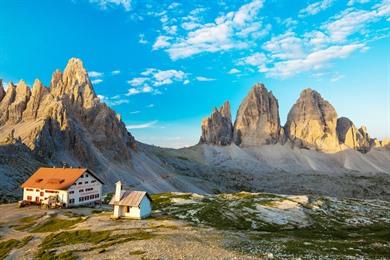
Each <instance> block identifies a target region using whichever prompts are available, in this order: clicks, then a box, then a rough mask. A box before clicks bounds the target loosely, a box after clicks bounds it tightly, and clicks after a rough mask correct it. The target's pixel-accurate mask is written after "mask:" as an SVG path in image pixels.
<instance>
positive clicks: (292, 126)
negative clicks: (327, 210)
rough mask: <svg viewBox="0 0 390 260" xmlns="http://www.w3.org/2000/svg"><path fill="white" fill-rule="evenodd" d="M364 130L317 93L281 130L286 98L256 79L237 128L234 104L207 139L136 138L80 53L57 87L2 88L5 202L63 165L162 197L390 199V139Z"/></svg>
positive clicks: (207, 130)
mask: <svg viewBox="0 0 390 260" xmlns="http://www.w3.org/2000/svg"><path fill="white" fill-rule="evenodd" d="M355 128H356V127H354V126H353V124H352V122H349V121H347V120H345V119H340V120H338V121H337V114H336V111H335V109H334V108H333V107H332V106H331V105H330V104H329V102H327V101H325V100H324V99H323V98H322V97H321V96H320V94H318V93H317V92H315V91H313V90H310V89H308V90H304V91H303V92H302V94H301V96H300V97H299V99H298V101H297V102H296V104H295V105H294V106H293V108H292V109H291V111H290V113H289V116H288V120H287V123H286V125H285V126H284V127H281V125H280V119H279V111H278V101H277V99H276V98H275V97H274V96H273V94H272V93H271V92H270V91H268V90H267V89H266V88H265V86H264V85H262V84H256V85H255V86H254V87H253V88H252V89H251V91H250V92H249V94H248V95H247V97H246V98H245V99H244V100H243V102H242V104H241V105H240V107H239V110H238V112H237V116H236V120H235V123H234V126H233V124H232V119H231V112H230V104H229V102H225V104H224V105H223V106H222V107H221V108H219V109H214V110H213V113H212V115H211V116H210V117H208V118H206V119H205V120H203V122H202V135H201V138H200V143H199V144H198V145H195V146H193V147H188V148H183V149H167V148H159V147H154V146H150V145H146V144H142V143H140V142H137V141H136V140H135V139H134V137H133V136H132V135H131V134H130V133H129V132H128V131H127V129H126V127H125V124H124V123H123V122H122V121H121V119H120V116H118V115H117V114H116V113H115V112H114V111H113V110H112V109H110V108H109V107H108V106H107V105H106V104H105V103H103V102H102V101H100V100H99V98H98V97H97V95H96V94H95V92H94V90H93V86H92V84H91V81H90V79H89V77H88V73H87V71H86V70H85V68H84V66H83V63H82V62H81V61H80V60H79V59H75V58H73V59H71V60H69V62H68V64H67V65H66V68H65V70H64V72H63V73H62V72H61V71H58V70H57V71H55V72H54V73H53V76H52V79H51V82H50V84H49V86H48V87H45V86H44V85H43V84H42V82H40V81H39V80H36V81H35V82H34V84H33V86H32V87H31V88H30V87H29V86H27V84H26V83H25V82H24V81H20V82H19V83H18V84H17V85H14V84H13V83H9V85H8V87H7V89H6V91H4V88H3V86H2V85H1V84H0V200H3V201H4V200H12V199H18V198H19V195H20V193H21V189H20V188H19V186H18V185H20V184H21V183H22V182H23V181H24V180H25V179H26V178H27V177H28V176H29V175H30V174H32V172H33V171H34V170H35V169H36V168H37V167H39V166H43V165H48V166H50V165H52V166H54V165H55V166H62V165H63V164H67V165H69V166H74V167H77V166H83V167H88V168H90V169H92V170H93V171H95V172H96V173H97V174H98V175H99V177H101V178H102V179H103V181H104V182H105V184H106V185H104V189H105V191H110V190H112V189H113V184H114V183H115V182H116V181H117V180H118V179H119V180H121V181H122V183H124V185H126V186H130V188H133V189H145V190H148V191H149V192H152V193H153V192H165V191H184V192H195V193H218V192H232V191H241V190H247V191H268V192H277V193H286V194H302V193H310V194H321V195H332V196H349V197H362V198H386V199H387V198H389V199H390V192H389V191H388V185H390V163H389V162H390V152H389V150H388V149H387V148H388V147H389V144H390V142H389V141H386V140H383V141H379V140H376V139H372V138H370V137H369V135H368V133H367V131H366V130H365V129H364V128H361V129H358V130H356V129H355ZM367 141H368V144H369V145H368V146H367ZM300 148H309V149H300ZM363 148H364V149H363ZM361 152H364V153H361Z"/></svg>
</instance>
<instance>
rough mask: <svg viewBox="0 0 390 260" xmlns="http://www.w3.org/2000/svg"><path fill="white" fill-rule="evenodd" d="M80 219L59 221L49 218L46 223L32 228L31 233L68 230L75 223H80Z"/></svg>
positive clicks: (58, 219)
mask: <svg viewBox="0 0 390 260" xmlns="http://www.w3.org/2000/svg"><path fill="white" fill-rule="evenodd" d="M82 221H83V219H82V218H77V219H60V218H56V217H54V218H50V219H49V220H48V221H46V222H44V223H42V224H40V225H38V226H36V227H34V228H33V229H32V230H31V232H32V233H44V232H56V231H59V230H61V229H69V228H71V227H73V226H74V225H76V224H77V223H80V222H82Z"/></svg>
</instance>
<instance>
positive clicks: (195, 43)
mask: <svg viewBox="0 0 390 260" xmlns="http://www.w3.org/2000/svg"><path fill="white" fill-rule="evenodd" d="M262 6H263V0H253V1H251V2H250V3H248V4H245V5H242V6H241V7H240V8H239V9H238V10H237V11H236V12H229V13H227V14H224V15H221V16H219V17H217V18H216V19H215V20H214V22H209V23H203V24H201V23H200V22H199V20H198V19H196V18H195V16H196V14H194V13H196V12H201V11H199V10H198V11H196V12H194V10H193V11H192V12H191V13H192V14H190V15H189V16H187V17H184V18H186V19H185V21H184V22H183V23H182V24H181V28H184V29H185V30H187V32H186V34H185V35H181V34H179V35H178V36H177V37H171V36H165V35H160V36H159V37H158V38H157V39H156V41H155V43H154V45H153V50H157V49H163V50H165V51H166V52H167V53H168V54H169V56H170V58H171V59H172V60H177V59H183V58H187V57H190V56H192V55H196V54H199V53H202V52H210V53H214V52H221V51H226V50H230V49H243V48H246V47H248V44H249V39H253V38H258V37H261V36H263V35H264V34H266V33H268V31H269V30H270V26H263V23H262V20H261V18H259V17H258V15H257V14H258V12H259V10H260V9H261V8H262ZM202 11H203V10H202ZM184 18H183V19H184ZM176 30H177V28H176ZM175 33H176V32H175Z"/></svg>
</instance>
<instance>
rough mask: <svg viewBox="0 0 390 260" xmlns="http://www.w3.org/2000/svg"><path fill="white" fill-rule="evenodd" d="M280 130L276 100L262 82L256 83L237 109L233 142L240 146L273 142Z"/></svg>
mask: <svg viewBox="0 0 390 260" xmlns="http://www.w3.org/2000/svg"><path fill="white" fill-rule="evenodd" d="M280 132H281V129H280V119H279V104H278V101H277V99H276V98H275V97H274V95H272V92H270V91H268V90H267V89H266V88H265V86H264V85H263V84H256V85H255V86H254V87H253V88H252V89H251V91H250V92H249V94H248V95H247V96H246V98H245V99H244V100H243V102H242V103H241V105H240V107H239V109H238V112H237V117H236V121H235V123H234V137H233V138H234V142H235V143H236V144H237V145H240V146H256V145H262V144H273V143H276V142H278V140H279V137H280Z"/></svg>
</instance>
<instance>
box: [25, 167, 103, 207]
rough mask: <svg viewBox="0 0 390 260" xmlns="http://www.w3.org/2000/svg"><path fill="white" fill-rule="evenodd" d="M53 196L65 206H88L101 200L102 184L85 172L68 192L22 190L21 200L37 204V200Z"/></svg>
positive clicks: (40, 200) (34, 189)
mask: <svg viewBox="0 0 390 260" xmlns="http://www.w3.org/2000/svg"><path fill="white" fill-rule="evenodd" d="M53 195H54V196H55V195H58V199H59V201H60V202H62V203H65V204H66V206H77V205H83V204H89V203H92V202H96V201H100V200H101V198H102V184H101V183H100V182H99V181H98V180H97V179H96V178H95V177H93V176H92V175H91V174H90V173H88V172H85V173H84V174H83V176H82V177H80V178H79V179H78V180H77V181H76V182H75V184H73V185H72V186H71V187H70V188H69V189H68V190H51V189H36V188H24V189H23V200H26V201H33V202H37V201H36V199H37V198H38V202H42V201H44V200H45V199H46V198H48V197H49V196H53ZM29 198H31V200H30V199H29ZM80 198H83V199H80ZM87 198H88V199H87ZM72 202H73V203H72Z"/></svg>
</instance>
